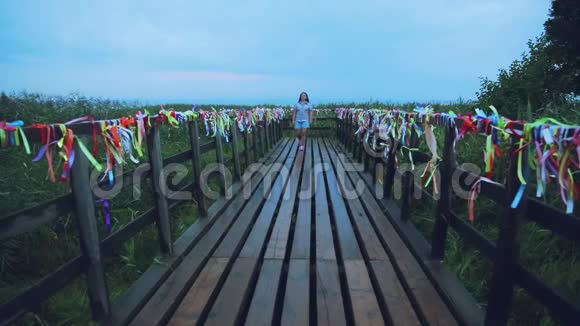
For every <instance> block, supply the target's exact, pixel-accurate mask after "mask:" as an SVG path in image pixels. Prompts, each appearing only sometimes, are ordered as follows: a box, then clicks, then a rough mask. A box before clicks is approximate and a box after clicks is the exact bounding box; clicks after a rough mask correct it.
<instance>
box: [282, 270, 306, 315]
mask: <svg viewBox="0 0 580 326" xmlns="http://www.w3.org/2000/svg"><path fill="white" fill-rule="evenodd" d="M309 290H310V260H308V259H290V267H289V270H288V279H287V281H286V292H285V295H284V305H283V308H282V322H281V325H290V326H293V325H309V320H310V319H309V316H310V295H309Z"/></svg>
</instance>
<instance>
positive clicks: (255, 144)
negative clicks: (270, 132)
mask: <svg viewBox="0 0 580 326" xmlns="http://www.w3.org/2000/svg"><path fill="white" fill-rule="evenodd" d="M259 132H260V127H258V126H254V128H253V129H252V153H253V154H254V158H253V159H254V161H255V160H257V158H258V157H259V156H260V154H258V153H259V151H260V148H259V145H258V141H259V136H260V135H259Z"/></svg>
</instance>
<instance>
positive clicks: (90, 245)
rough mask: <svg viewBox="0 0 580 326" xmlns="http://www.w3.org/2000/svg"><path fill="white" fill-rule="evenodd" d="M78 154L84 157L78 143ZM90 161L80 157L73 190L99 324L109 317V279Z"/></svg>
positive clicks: (73, 174)
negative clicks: (100, 236) (104, 262)
mask: <svg viewBox="0 0 580 326" xmlns="http://www.w3.org/2000/svg"><path fill="white" fill-rule="evenodd" d="M74 149H75V151H76V153H81V152H82V151H81V149H80V147H79V144H78V142H77V143H75V144H74ZM89 166H90V165H89V161H88V159H87V157H86V156H85V155H77V157H76V159H75V164H73V166H72V169H71V189H72V194H73V198H74V200H75V215H76V220H77V226H78V229H79V242H80V246H81V252H82V255H83V257H84V258H85V261H86V264H87V266H86V270H85V271H86V273H87V287H88V296H89V300H90V307H91V313H92V316H93V319H95V320H99V319H101V318H103V317H104V316H106V315H108V314H109V311H110V309H111V304H110V302H109V289H108V287H107V279H106V277H105V269H104V265H103V257H102V256H101V241H100V240H99V229H98V227H97V219H96V217H95V202H94V199H93V192H92V189H91V185H90V176H89Z"/></svg>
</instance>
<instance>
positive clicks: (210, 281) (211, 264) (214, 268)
mask: <svg viewBox="0 0 580 326" xmlns="http://www.w3.org/2000/svg"><path fill="white" fill-rule="evenodd" d="M227 261H228V260H227V259H225V258H210V259H209V260H208V262H207V264H206V266H205V268H204V269H203V271H202V272H201V273H200V274H199V277H198V278H197V280H196V281H195V282H194V283H193V286H192V287H191V288H190V289H189V290H188V292H187V295H186V296H185V297H184V298H183V300H182V301H181V303H180V304H179V308H177V311H176V312H175V314H174V315H173V317H171V320H170V321H169V324H168V325H171V326H180V325H194V324H195V323H197V321H198V320H199V317H200V315H201V313H202V312H203V310H204V308H205V306H206V304H207V302H208V300H209V299H210V296H211V295H212V293H213V292H214V290H215V287H216V285H217V283H218V281H219V278H220V276H221V274H222V273H223V271H224V270H225V268H226V265H227Z"/></svg>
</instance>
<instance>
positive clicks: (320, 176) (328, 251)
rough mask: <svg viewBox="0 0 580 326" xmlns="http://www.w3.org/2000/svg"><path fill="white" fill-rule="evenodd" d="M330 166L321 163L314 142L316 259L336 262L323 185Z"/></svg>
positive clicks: (317, 142) (318, 151) (324, 186)
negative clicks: (325, 173)
mask: <svg viewBox="0 0 580 326" xmlns="http://www.w3.org/2000/svg"><path fill="white" fill-rule="evenodd" d="M322 164H324V165H322ZM329 167H330V165H329V164H328V163H326V162H325V163H323V162H322V159H321V157H320V147H319V140H318V139H317V140H316V141H315V142H314V188H315V197H314V199H315V200H314V202H315V205H316V207H315V214H316V230H315V233H316V236H315V239H316V259H317V260H320V259H322V260H334V261H336V252H335V251H334V242H333V240H332V227H331V225H330V214H329V212H328V200H327V197H326V185H325V184H324V172H325V171H326V170H328V169H329Z"/></svg>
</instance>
